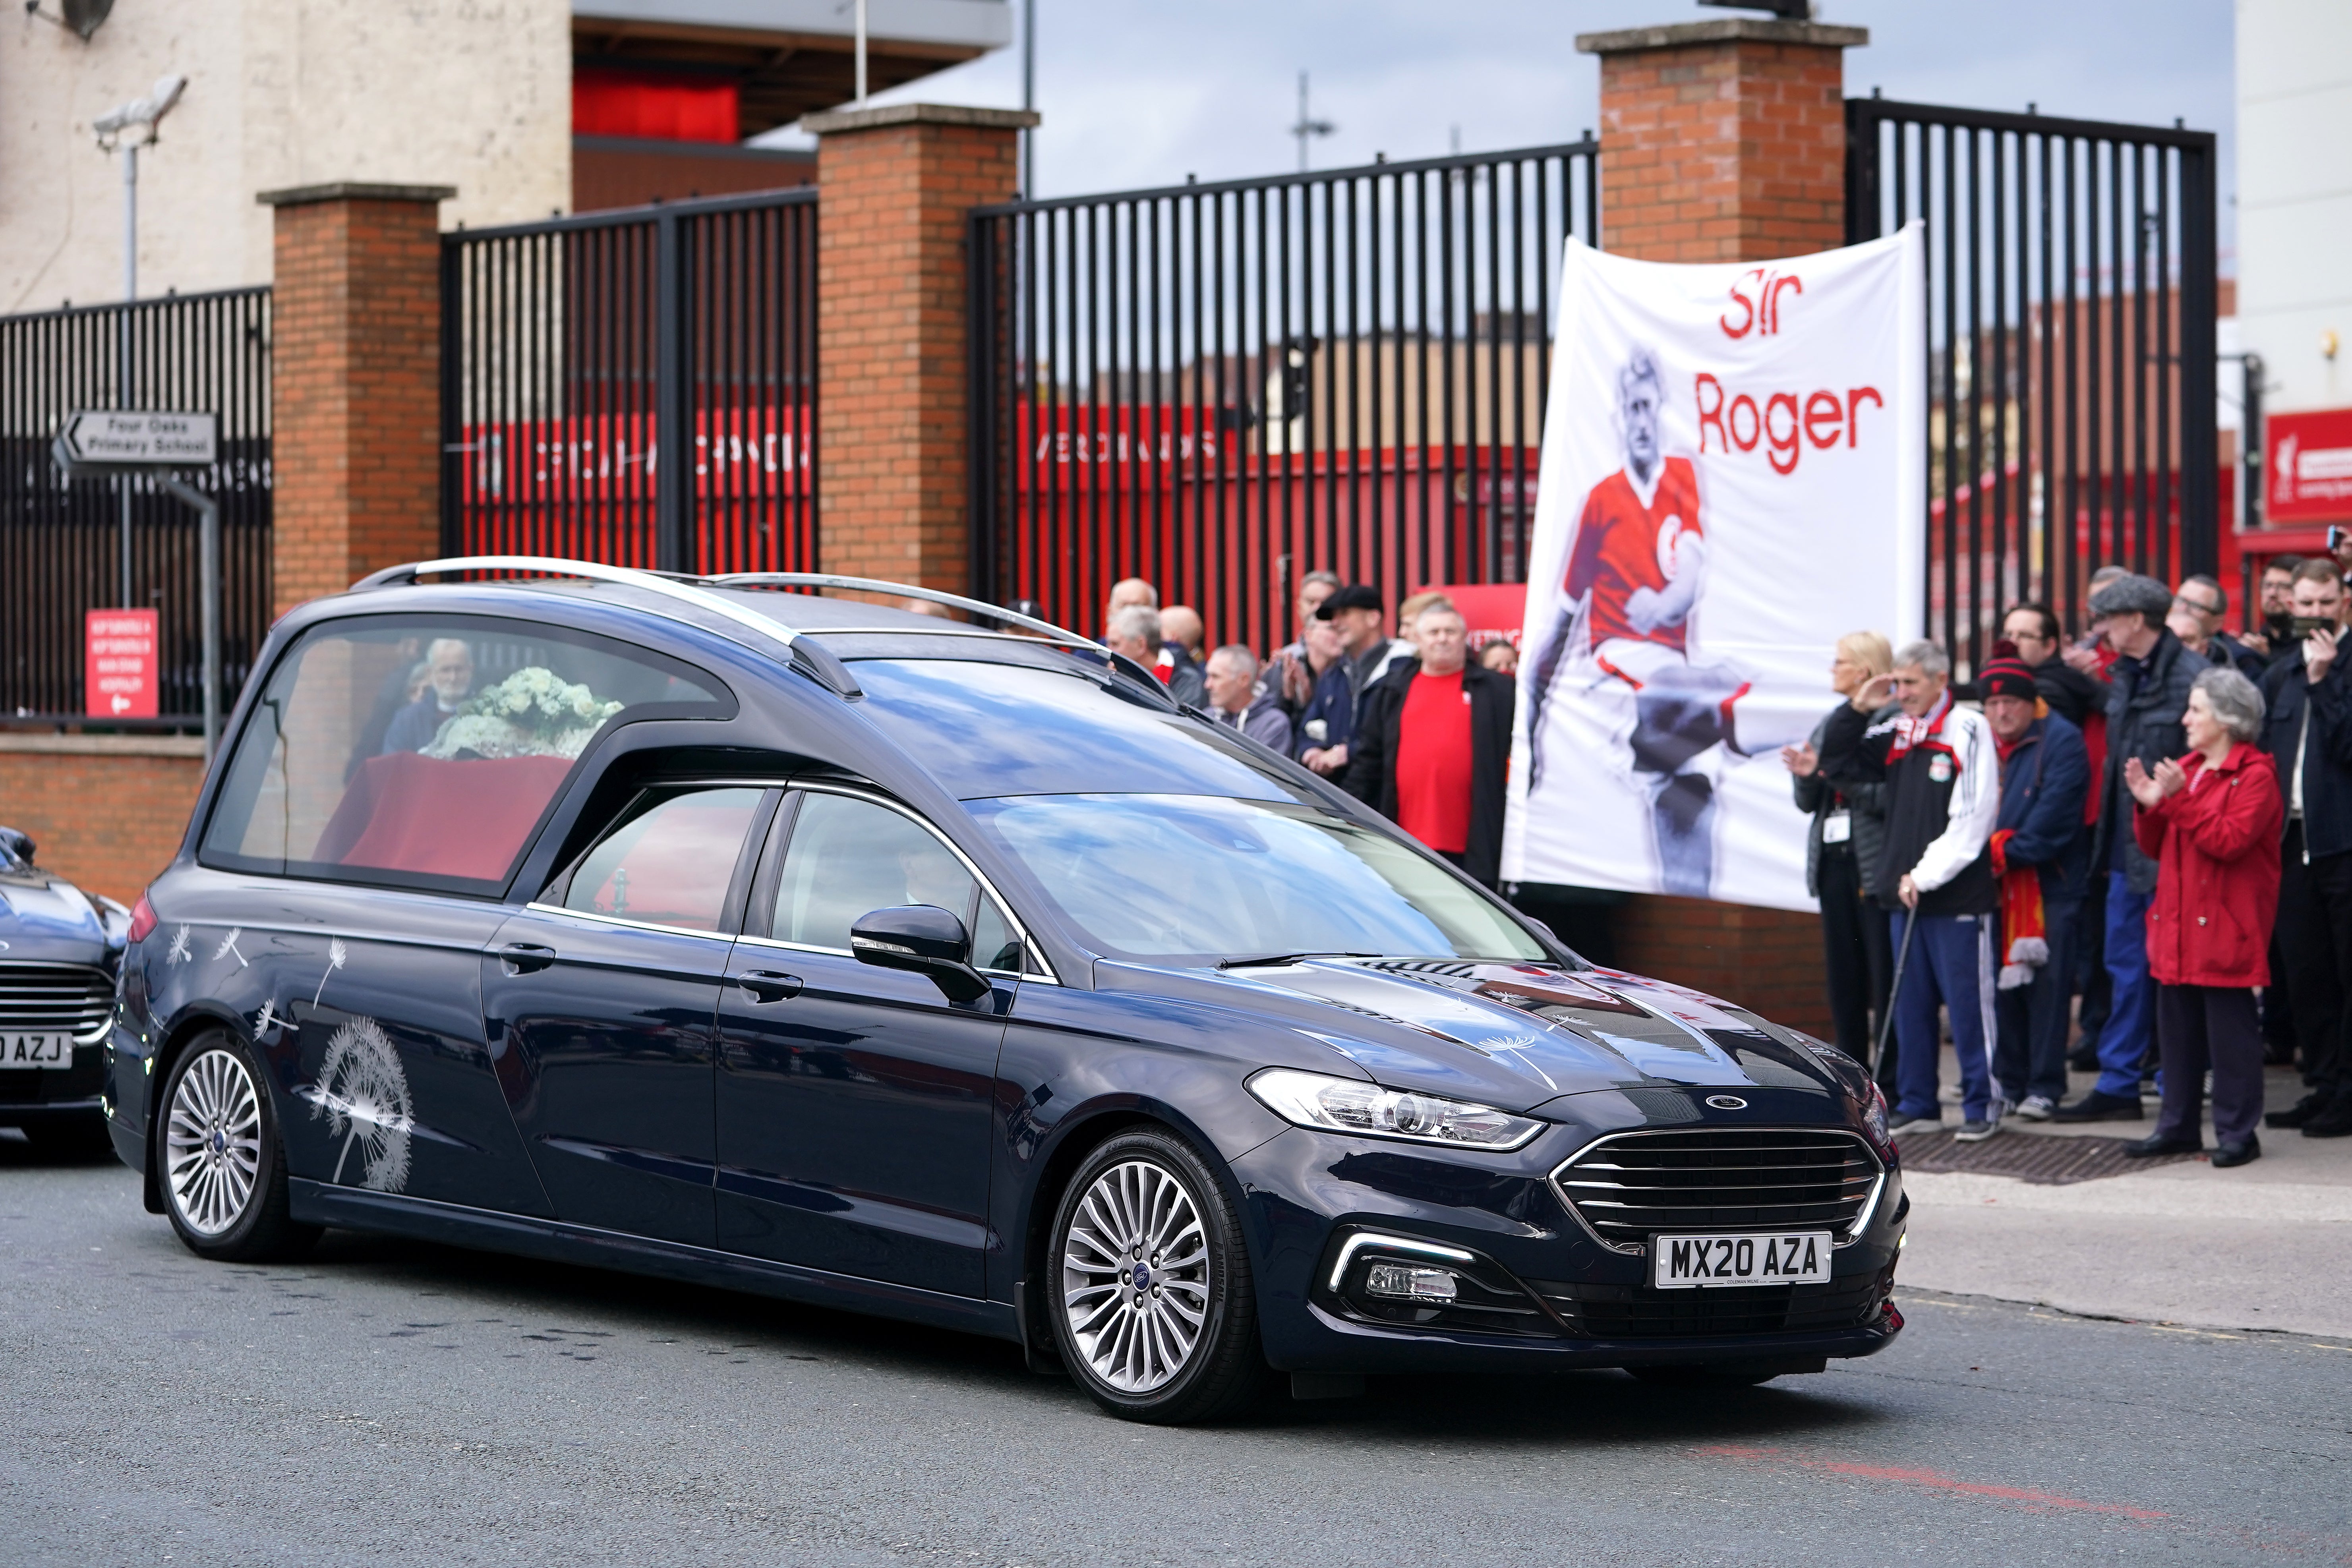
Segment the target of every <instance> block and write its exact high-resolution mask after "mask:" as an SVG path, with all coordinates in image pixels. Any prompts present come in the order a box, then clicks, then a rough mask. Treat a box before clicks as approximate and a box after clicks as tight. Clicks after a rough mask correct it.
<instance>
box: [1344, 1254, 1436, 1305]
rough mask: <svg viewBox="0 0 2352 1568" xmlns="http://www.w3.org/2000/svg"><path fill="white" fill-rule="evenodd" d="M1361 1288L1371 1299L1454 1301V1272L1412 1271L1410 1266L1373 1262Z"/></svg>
mask: <svg viewBox="0 0 2352 1568" xmlns="http://www.w3.org/2000/svg"><path fill="white" fill-rule="evenodd" d="M1364 1289H1365V1290H1366V1291H1368V1292H1369V1293H1370V1294H1371V1295H1374V1296H1402V1297H1403V1298H1405V1299H1406V1300H1413V1301H1451V1300H1454V1271H1453V1270H1452V1269H1450V1268H1414V1267H1413V1266H1412V1264H1410V1263H1375V1264H1373V1265H1372V1267H1371V1270H1370V1273H1369V1274H1367V1275H1366V1276H1365V1278H1364Z"/></svg>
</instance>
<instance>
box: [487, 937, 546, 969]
mask: <svg viewBox="0 0 2352 1568" xmlns="http://www.w3.org/2000/svg"><path fill="white" fill-rule="evenodd" d="M554 962H555V950H554V949H553V948H551V947H541V946H540V945H539V944H538V943H537V942H509V943H507V944H506V946H504V947H502V948H500V949H499V963H503V964H504V965H505V966H506V972H507V973H509V974H531V973H537V972H538V971H540V970H542V969H545V968H546V967H547V966H548V965H549V964H551V963H554Z"/></svg>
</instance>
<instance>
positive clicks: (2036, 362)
mask: <svg viewBox="0 0 2352 1568" xmlns="http://www.w3.org/2000/svg"><path fill="white" fill-rule="evenodd" d="M2213 160H2214V152H2213V137H2212V135H2211V133H2210V132H2202V131H2188V130H2182V129H2179V128H2177V127H2176V128H2174V129H2169V130H2167V129H2163V128H2160V127H2152V126H2146V125H2114V124H2106V123H2103V122H2099V121H2083V120H2060V119H2055V118H2053V117H2051V116H2047V115H2041V114H2032V113H2028V114H1998V113H1988V112H1983V111H1979V110H1964V109H1943V108H1932V107H1928V106H1926V105H1922V104H1916V103H1896V102H1892V101H1889V100H1882V99H1877V98H1858V99H1849V100H1847V101H1846V237H1847V238H1848V239H1849V240H1850V241H1856V242H1858V241H1861V240H1866V239H1874V238H1876V237H1879V236H1881V235H1882V234H1887V233H1892V232H1894V231H1895V229H1896V228H1897V227H1899V226H1901V225H1902V224H1904V223H1906V222H1908V221H1910V220H1912V219H1914V218H1917V219H1919V220H1921V221H1923V222H1924V223H1925V225H1926V226H1927V247H1926V248H1927V366H1928V389H1927V402H1928V410H1927V440H1928V462H1927V497H1926V501H1927V508H1926V510H1927V527H1928V551H1927V559H1928V567H1927V574H1928V584H1927V625H1928V626H1929V628H1930V633H1931V635H1933V636H1935V637H1937V638H1939V639H1940V640H1942V641H1943V642H1944V643H1945V645H1946V646H1947V647H1949V648H1951V649H1952V651H1953V653H1954V655H1955V657H1956V658H1966V659H1968V660H1969V661H1971V662H1972V663H1973V662H1975V661H1979V660H1981V659H1982V658H1984V657H1985V655H1986V652H1987V650H1988V649H1989V647H1990V644H1991V641H1992V639H1993V638H1994V637H1997V636H1998V635H1999V618H2000V614H2001V611H2002V608H2003V606H2005V605H2009V604H2012V603H2015V602H2017V601H2019V600H2041V601H2042V602H2045V603H2047V604H2049V605H2051V606H2052V607H2053V609H2055V610H2056V611H2057V613H2058V615H2059V616H2060V618H2061V619H2062V620H2063V621H2064V622H2065V623H2066V624H2067V625H2068V626H2071V627H2076V628H2079V627H2080V626H2081V625H2082V622H2083V610H2084V598H2085V584H2086V582H2087V579H2088V577H2089V575H2090V574H2091V573H2092V572H2093V571H2095V569H2096V568H2098V567H2100V566H2103V565H2105V564H2108V563H2116V564H2121V565H2125V566H2128V567H2130V568H2132V569H2133V570H2134V571H2139V572H2146V573H2147V574H2151V575H2154V576H2158V577H2161V578H2163V579H2164V580H2165V581H2166V582H2167V583H2171V582H2175V581H2177V580H2178V579H2179V577H2180V576H2181V575H2185V574H2190V573H2197V572H2206V573H2211V572H2214V571H2216V570H2217V569H2218V567H2219V565H2220V546H2221V521H2220V520H2221V516H2222V514H2223V510H2224V509H2223V508H2222V506H2221V491H2220V475H2219V473H2218V457H2219V454H2218V450H2217V447H2216V418H2215V407H2214V392H2215V385H2214V383H2215V376H2214V369H2215V367H2214V310H2215V289H2214V269H2215V261H2216V256H2215V234H2214V162H2213Z"/></svg>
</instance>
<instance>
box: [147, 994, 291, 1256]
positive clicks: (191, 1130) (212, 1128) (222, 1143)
mask: <svg viewBox="0 0 2352 1568" xmlns="http://www.w3.org/2000/svg"><path fill="white" fill-rule="evenodd" d="M267 1084H268V1077H267V1076H266V1075H265V1074H264V1073H263V1071H262V1068H261V1063H260V1062H259V1060H257V1058H255V1056H254V1054H253V1050H252V1047H248V1046H247V1044H246V1043H245V1042H244V1041H243V1040H240V1039H237V1038H236V1037H233V1036H231V1035H229V1034H228V1033H226V1031H223V1030H212V1031H210V1032H207V1033H206V1034H204V1035H202V1036H199V1037H197V1038H196V1039H195V1040H194V1041H193V1042H191V1043H190V1045H189V1046H188V1048H187V1049H186V1050H184V1051H182V1052H181V1053H180V1057H179V1059H178V1060H177V1061H176V1062H174V1063H173V1066H172V1071H171V1075H170V1077H169V1078H168V1079H166V1080H165V1082H164V1085H163V1101H162V1103H163V1116H162V1117H161V1119H160V1120H161V1121H162V1125H161V1126H160V1127H159V1128H158V1129H157V1131H156V1135H155V1144H156V1154H157V1156H158V1158H159V1160H160V1162H161V1163H160V1166H159V1169H158V1174H159V1176H160V1177H161V1181H160V1182H159V1185H161V1186H162V1188H163V1212H164V1213H165V1214H167V1215H170V1216H171V1220H172V1228H173V1230H175V1231H177V1232H179V1233H180V1240H181V1242H182V1243H183V1244H184V1245H185V1246H186V1247H187V1248H188V1250H189V1251H191V1252H193V1253H194V1254H196V1255H197V1256H198V1257H200V1258H217V1259H220V1260H222V1261H224V1262H237V1263H258V1262H267V1261H269V1260H271V1259H277V1258H293V1257H298V1256H299V1255H300V1254H301V1253H302V1252H304V1251H306V1250H308V1248H309V1247H310V1244H311V1243H312V1242H314V1241H316V1240H318V1239H319V1234H320V1232H319V1227H318V1226H311V1225H298V1224H296V1223H295V1221H294V1220H293V1219H292V1218H291V1217H289V1215H288V1212H287V1197H286V1146H285V1144H284V1142H282V1141H280V1139H279V1137H278V1116H277V1111H276V1109H275V1108H274V1107H273V1106H272V1105H271V1104H270V1100H269V1091H268V1088H267V1087H266V1085H267Z"/></svg>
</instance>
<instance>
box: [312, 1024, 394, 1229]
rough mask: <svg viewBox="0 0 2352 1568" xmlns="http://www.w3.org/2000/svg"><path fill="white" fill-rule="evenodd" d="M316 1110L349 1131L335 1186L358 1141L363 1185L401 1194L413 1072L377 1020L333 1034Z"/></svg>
mask: <svg viewBox="0 0 2352 1568" xmlns="http://www.w3.org/2000/svg"><path fill="white" fill-rule="evenodd" d="M310 1114H311V1115H312V1116H314V1117H316V1116H323V1117H325V1118H326V1119H327V1124H328V1126H329V1127H330V1128H331V1130H332V1131H336V1132H340V1133H341V1134H342V1135H343V1146H342V1149H341V1152H339V1153H338V1154H337V1155H336V1156H335V1173H334V1174H333V1175H332V1176H331V1177H330V1178H329V1181H330V1182H331V1184H335V1185H341V1183H342V1179H343V1166H344V1164H345V1163H346V1162H348V1161H349V1160H350V1158H351V1154H352V1147H353V1145H357V1146H358V1149H359V1153H360V1171H359V1184H360V1185H361V1186H363V1187H368V1188H372V1189H373V1190H374V1191H376V1192H379V1193H396V1192H398V1191H400V1190H401V1189H402V1188H403V1187H404V1186H406V1185H407V1184H408V1132H409V1129H410V1128H411V1127H413V1126H415V1121H414V1116H415V1107H414V1106H412V1105H411V1104H410V1103H409V1099H408V1074H407V1073H406V1072H404V1071H403V1070H402V1068H401V1065H400V1053H399V1051H397V1050H395V1049H394V1047H393V1044H392V1040H391V1038H390V1037H388V1036H387V1035H385V1034H384V1032H383V1026H382V1025H381V1024H378V1023H377V1022H376V1021H375V1020H374V1019H373V1018H353V1019H352V1021H351V1022H350V1023H348V1024H345V1025H344V1026H342V1027H341V1028H340V1029H337V1030H336V1031H335V1032H334V1034H333V1035H332V1036H331V1037H329V1038H328V1040H327V1059H326V1060H325V1061H324V1062H321V1063H320V1067H319V1089H318V1092H317V1094H316V1095H315V1096H313V1097H312V1099H311V1102H310Z"/></svg>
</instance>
